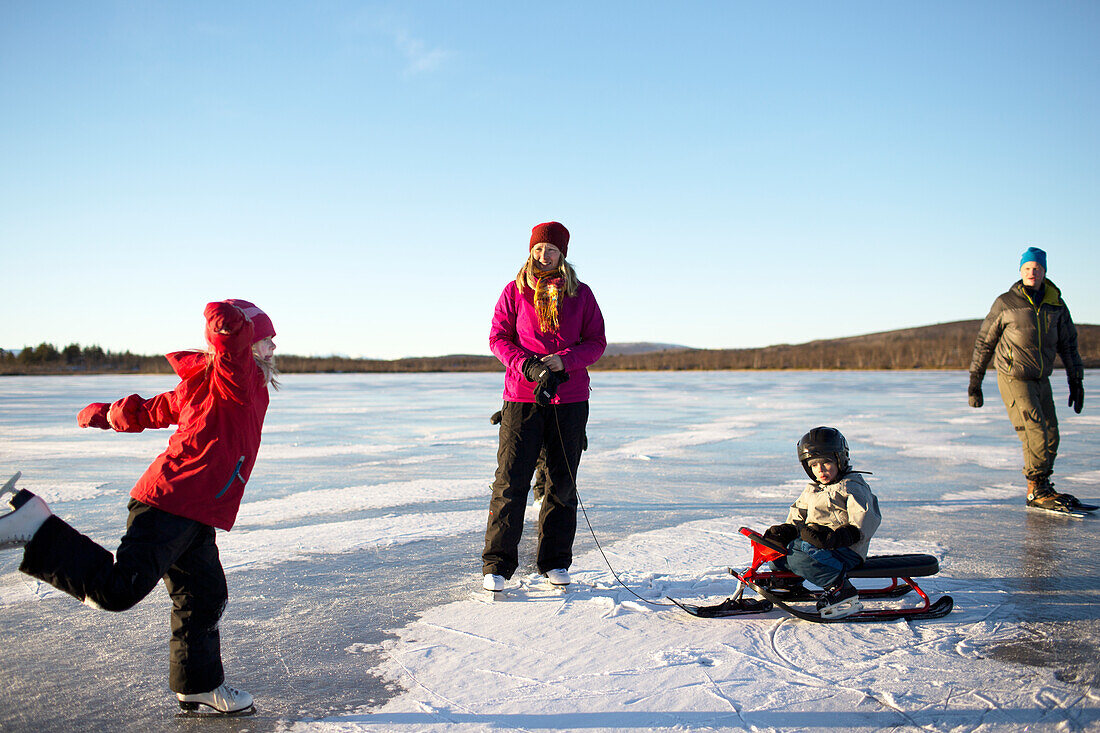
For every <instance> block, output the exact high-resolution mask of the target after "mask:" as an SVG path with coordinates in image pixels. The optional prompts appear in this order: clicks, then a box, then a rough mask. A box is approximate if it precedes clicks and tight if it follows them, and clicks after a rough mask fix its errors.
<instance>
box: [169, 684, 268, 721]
mask: <svg viewBox="0 0 1100 733" xmlns="http://www.w3.org/2000/svg"><path fill="white" fill-rule="evenodd" d="M176 699H177V700H179V703H180V708H181V709H182V710H183V711H184V713H191V714H193V715H251V714H252V713H254V712H256V708H254V707H253V706H252V695H249V694H248V693H247V692H245V691H244V690H238V689H236V688H235V687H230V686H229V685H227V684H225V683H222V684H221V685H219V686H218V687H216V688H214V689H213V690H211V691H210V692H200V693H197V694H194V695H184V694H183V693H180V692H177V693H176ZM200 705H204V706H206V707H207V708H209V710H202V709H201V708H200V707H199V706H200Z"/></svg>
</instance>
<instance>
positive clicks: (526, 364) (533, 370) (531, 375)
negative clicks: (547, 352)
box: [520, 356, 550, 382]
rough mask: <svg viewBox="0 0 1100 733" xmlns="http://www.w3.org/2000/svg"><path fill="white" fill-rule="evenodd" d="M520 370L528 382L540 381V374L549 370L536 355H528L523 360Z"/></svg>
mask: <svg viewBox="0 0 1100 733" xmlns="http://www.w3.org/2000/svg"><path fill="white" fill-rule="evenodd" d="M520 371H521V372H523V378H524V379H526V380H527V381H528V382H540V381H542V375H543V374H544V373H546V372H548V371H550V367H548V366H546V365H545V364H543V363H542V361H541V360H540V359H539V358H538V357H535V356H529V357H527V358H526V359H524V360H523V366H521V367H520Z"/></svg>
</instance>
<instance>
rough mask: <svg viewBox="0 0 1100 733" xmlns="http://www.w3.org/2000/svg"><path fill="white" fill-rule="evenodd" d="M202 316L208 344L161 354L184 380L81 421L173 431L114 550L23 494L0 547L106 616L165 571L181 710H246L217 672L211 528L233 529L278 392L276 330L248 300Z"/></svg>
mask: <svg viewBox="0 0 1100 733" xmlns="http://www.w3.org/2000/svg"><path fill="white" fill-rule="evenodd" d="M205 316H206V340H207V342H208V344H209V349H208V350H207V351H205V352H203V351H181V352H176V353H172V354H169V355H168V361H169V362H170V363H171V364H172V367H173V369H175V371H176V373H177V374H178V375H179V377H180V380H181V381H180V383H179V385H178V386H177V387H176V388H175V389H174V390H172V391H171V392H165V393H163V394H159V395H157V396H156V397H153V398H151V399H148V400H145V399H142V398H141V397H139V396H138V395H136V394H134V395H130V396H129V397H125V398H123V399H121V400H118V401H117V402H115V403H113V404H108V403H105V402H95V403H92V404H90V405H88V406H87V407H85V408H84V409H83V410H81V411H80V415H79V416H78V417H77V423H78V424H79V425H80V427H82V428H87V427H95V428H101V429H104V430H110V429H113V430H115V431H117V432H123V433H138V432H141V431H142V430H145V429H146V428H166V427H168V426H170V425H177V426H178V427H177V428H176V432H175V433H173V435H172V437H171V438H170V439H169V440H168V448H167V449H166V450H165V451H164V452H163V453H161V454H160V455H159V456H157V458H156V459H155V460H154V461H153V463H152V465H150V466H149V468H148V469H147V470H146V471H145V473H144V474H143V475H142V476H141V478H140V479H139V480H138V482H137V484H136V485H135V486H134V488H133V490H132V491H131V492H130V503H129V505H128V508H129V510H130V516H129V518H128V520H127V522H126V534H125V535H123V537H122V541H121V543H120V544H119V547H118V550H117V552H116V553H115V556H114V557H112V556H111V553H110V552H108V551H107V550H106V549H104V548H103V547H100V546H99V545H98V544H96V543H95V542H93V541H92V540H90V539H89V538H87V537H85V536H84V535H82V534H80V533H79V532H77V531H76V530H75V529H73V528H72V527H70V526H69V525H68V524H67V523H65V522H64V521H62V520H61V519H60V518H58V517H56V516H54V515H53V514H51V513H50V510H49V508H48V507H47V506H46V503H45V502H43V501H42V499H41V498H39V497H37V496H35V495H33V494H31V493H30V492H27V491H20V492H19V493H17V494H16V496H15V498H13V499H12V500H11V505H12V507H13V509H15V511H13V512H11V513H9V514H7V515H5V516H3V517H0V547H20V546H22V547H23V548H24V549H23V562H22V564H21V565H20V566H19V569H20V570H22V571H23V572H25V573H27V574H29V575H32V576H34V577H36V578H38V579H39V580H43V581H45V582H47V583H49V584H50V585H53V586H54V587H56V588H58V589H60V590H63V591H65V592H66V593H69V594H70V595H72V596H74V597H76V598H77V599H79V600H80V601H82V602H84V603H86V604H87V605H89V606H92V607H94V608H101V609H105V610H108V611H125V610H127V609H129V608H132V607H133V606H134V605H136V604H137V603H138V602H139V601H140V600H142V599H143V598H145V596H147V595H149V593H150V592H151V591H152V590H153V588H155V587H156V585H157V583H158V582H159V581H160V580H161V579H162V578H163V580H164V585H165V587H166V588H167V589H168V594H169V595H170V596H171V597H172V624H171V626H172V637H171V641H170V642H169V686H170V687H171V689H172V690H173V691H174V692H175V693H176V697H177V699H178V700H179V704H180V707H181V708H183V710H184V711H185V712H189V713H196V714H200V713H199V711H200V708H199V706H200V705H204V706H206V707H205V708H202V709H201V710H204V711H206V713H207V714H229V715H243V714H248V713H250V712H253V711H254V707H253V704H252V696H251V695H249V694H248V693H247V692H243V691H241V690H237V689H234V688H232V687H230V686H228V685H226V684H225V675H224V673H223V670H222V661H221V642H220V637H219V634H218V620H219V619H220V618H221V614H222V611H223V610H224V609H225V603H226V600H227V599H228V596H229V594H228V589H227V587H226V583H225V573H224V572H223V571H222V566H221V561H220V560H219V558H218V547H217V545H216V544H215V532H214V528H215V527H217V528H219V529H223V530H228V529H230V528H232V526H233V522H234V520H235V519H236V517H237V510H238V509H239V508H240V504H241V496H242V495H243V494H244V487H245V484H246V483H247V482H248V477H249V475H250V474H251V473H252V465H253V464H254V463H255V461H256V452H257V450H258V449H259V447H260V431H261V429H262V428H263V422H264V415H265V414H266V412H267V403H268V393H267V388H268V385H269V384H270V385H272V386H274V387H276V388H277V387H278V382H276V381H275V376H276V372H275V368H274V365H273V361H272V355H273V353H274V351H275V342H274V341H273V340H272V339H273V337H274V336H275V328H274V327H273V326H272V324H271V319H270V318H268V316H267V314H265V313H264V312H263V311H262V310H260V309H259V308H257V307H256V306H255V305H253V304H252V303H249V302H248V301H244V300H227V301H223V302H220V303H210V304H208V305H207V306H206V311H205ZM17 477H18V475H17V476H16V478H17ZM13 484H14V479H13V481H10V482H9V487H10V486H12V485H13Z"/></svg>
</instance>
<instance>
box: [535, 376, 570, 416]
mask: <svg viewBox="0 0 1100 733" xmlns="http://www.w3.org/2000/svg"><path fill="white" fill-rule="evenodd" d="M567 381H569V373H568V372H566V371H564V370H563V371H560V372H555V371H551V370H550V368H549V367H547V369H546V371H545V372H544V373H543V374H542V375H541V378H540V379H539V384H538V386H537V387H535V404H536V405H542V406H543V407H546V406H548V405H549V404H550V401H551V400H553V399H554V396H555V395H556V394H557V393H558V385H560V384H561V383H562V382H567Z"/></svg>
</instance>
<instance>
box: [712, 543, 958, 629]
mask: <svg viewBox="0 0 1100 733" xmlns="http://www.w3.org/2000/svg"><path fill="white" fill-rule="evenodd" d="M740 532H741V534H743V535H745V537H747V538H748V539H749V541H750V542H751V543H752V564H751V565H750V566H749V568H748V569H747V570H745V571H744V572H741V573H738V572H736V571H734V570H733V569H730V573H732V574H733V575H734V576H735V577H736V578H737V579H738V580H739V581H740V583H739V584H738V587H737V591H736V592H735V593H734V595H733V598H732V600H733V601H734V602H739V601H740V600H741V596H742V594H743V593H744V592H745V588H746V587H749V588H752V589H753V590H754V591H756V592H757V593H758V594H759V595H761V596H762V597H764V598H767V599H768V600H770V601H772V602H774V603H775V604H776V605H778V606H780V607H781V608H783V609H784V610H786V611H788V612H790V613H792V614H794V615H796V616H798V617H799V618H804V619H806V620H814V621H816V620H824V619H821V618H820V616H819V615H818V614H817V613H810V612H806V611H799V610H797V609H794V608H792V607H790V606H788V605H787V601H786V600H785V599H784V598H783V596H782V595H781V594H778V593H775V594H773V593H772V592H770V591H769V590H768V588H769V586H771V585H772V583H771V581H773V580H777V579H797V578H798V577H799V576H797V575H795V574H794V573H792V572H789V571H780V570H761V567H763V566H764V565H765V563H769V562H772V561H774V560H777V559H779V558H781V557H783V556H785V555H786V554H787V549H786V548H785V547H783V546H782V545H780V544H779V543H778V542H773V541H772V540H770V539H766V538H765V537H763V536H762V535H761V534H760V533H758V532H756V531H754V530H752V529H749V528H748V527H741V529H740ZM938 572H939V560H937V559H936V557H935V556H933V555H923V554H910V555H877V556H871V557H868V558H867V560H866V562H864V564H863V565H861V566H860V567H858V568H856V569H855V570H852V571H850V572H849V573H848V574H847V576H848V578H849V579H851V578H881V579H887V578H888V579H889V580H890V584H889V585H887V586H886V587H882V588H860V589H859V596H860V598H861V599H866V600H874V599H883V598H896V597H899V596H903V595H905V594H907V593H908V592H909V591H910V590H911V591H913V592H914V593H916V594H917V595H918V596H919V597H920V599H921V601H922V604H921V605H920V606H916V607H911V608H886V609H865V610H863V611H860V612H859V613H856V614H853V615H851V616H846V617H844V618H842V619H837V620H838V621H875V620H889V619H894V618H907V617H909V618H938V617H940V616H944V615H946V614H947V613H949V612H950V611H951V608H952V605H953V601H952V600H951V596H942V597H941V598H940V599H939V600H937V601H936V602H935V603H932V601H931V599H930V598H929V597H928V594H927V593H925V592H924V590H923V589H921V587H920V586H919V585H918V584H917V583H916V581H914V580H913V578H914V577H925V576H929V575H935V574H936V573H938ZM790 600H791V601H792V602H793V601H795V600H796V598H794V597H791V598H790ZM798 600H809V599H807V598H800V599H798Z"/></svg>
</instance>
